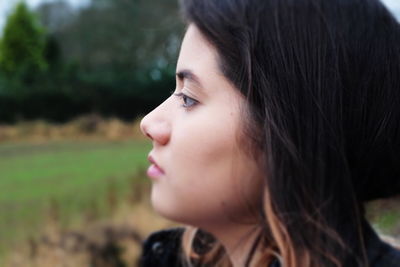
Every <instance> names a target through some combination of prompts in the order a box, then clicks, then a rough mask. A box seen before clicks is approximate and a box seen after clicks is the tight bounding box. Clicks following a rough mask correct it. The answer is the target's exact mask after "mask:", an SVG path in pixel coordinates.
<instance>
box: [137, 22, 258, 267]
mask: <svg viewBox="0 0 400 267" xmlns="http://www.w3.org/2000/svg"><path fill="white" fill-rule="evenodd" d="M217 58H218V57H217V52H216V51H215V49H214V47H213V46H211V45H210V44H209V43H208V42H207V41H206V40H205V38H204V37H203V36H202V34H201V33H200V31H199V30H198V29H197V28H196V27H195V26H194V25H190V26H189V27H188V30H187V32H186V34H185V38H184V40H183V43H182V47H181V51H180V55H179V59H178V63H177V73H178V75H177V81H176V88H175V92H174V94H173V95H171V96H170V97H169V98H167V99H166V100H165V101H164V102H163V103H162V104H160V105H159V106H158V107H157V108H156V109H154V110H153V111H152V112H150V113H149V114H147V115H146V116H145V117H144V118H143V120H142V122H141V130H142V132H143V133H144V134H145V135H146V136H148V137H149V138H150V139H151V140H152V144H153V149H152V151H151V152H150V154H151V155H152V156H153V158H154V160H155V161H156V163H157V165H158V166H159V167H161V168H162V169H163V170H164V174H163V175H162V177H159V179H156V180H153V185H152V192H151V202H152V205H153V208H154V209H155V211H156V212H158V213H159V214H160V215H161V216H163V217H165V218H168V219H170V220H173V221H176V222H180V223H184V224H187V225H192V226H195V227H200V228H202V229H204V230H206V231H208V232H210V233H212V234H213V235H214V236H215V237H216V238H217V239H218V240H219V241H220V242H221V243H222V244H223V245H224V247H225V249H226V251H227V252H228V255H229V257H230V259H231V261H232V263H233V264H234V266H238V267H239V266H243V265H244V260H245V258H246V257H245V255H247V253H248V251H249V250H250V246H251V244H252V241H253V240H254V238H255V232H254V231H253V230H254V227H255V218H254V213H251V212H249V210H248V205H250V206H251V207H255V206H256V205H257V203H258V200H259V199H261V192H262V186H263V185H262V172H261V170H260V169H261V168H260V167H259V166H258V164H256V162H255V160H254V158H252V157H250V156H249V155H248V153H244V152H243V149H242V147H241V142H240V141H239V139H240V138H238V136H239V137H240V133H241V126H242V124H241V121H242V120H243V112H242V110H243V108H244V107H245V99H244V97H243V96H242V95H241V94H240V92H239V91H238V90H237V89H236V88H235V87H234V86H233V85H232V84H231V83H230V82H229V81H228V80H227V79H226V78H225V77H224V76H223V75H222V73H221V71H220V69H219V67H218V61H217ZM176 94H185V95H186V96H184V97H182V96H179V95H178V96H177V95H176Z"/></svg>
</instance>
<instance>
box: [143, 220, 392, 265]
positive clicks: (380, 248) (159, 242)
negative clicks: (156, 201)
mask: <svg viewBox="0 0 400 267" xmlns="http://www.w3.org/2000/svg"><path fill="white" fill-rule="evenodd" d="M367 232H368V234H367V235H366V242H367V254H368V259H369V262H370V267H400V250H397V249H395V248H393V247H392V246H390V245H388V244H386V243H384V242H383V241H382V240H381V239H380V238H379V237H378V235H377V234H376V233H375V231H374V230H372V228H369V229H367ZM182 233H183V228H171V229H167V230H162V231H158V232H155V233H153V234H151V235H150V236H149V237H148V238H147V239H146V241H145V242H144V243H143V252H142V256H141V258H140V262H139V266H140V267H182V265H181V263H180V257H179V255H178V253H179V247H180V243H179V242H180V237H181V235H182ZM276 266H280V264H279V263H277V262H276V263H275V264H273V266H270V267H276Z"/></svg>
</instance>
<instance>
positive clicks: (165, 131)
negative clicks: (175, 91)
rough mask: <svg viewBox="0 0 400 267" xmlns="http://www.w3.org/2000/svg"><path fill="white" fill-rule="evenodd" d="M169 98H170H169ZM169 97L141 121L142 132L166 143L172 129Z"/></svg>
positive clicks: (161, 142)
mask: <svg viewBox="0 0 400 267" xmlns="http://www.w3.org/2000/svg"><path fill="white" fill-rule="evenodd" d="M168 99H169V98H168ZM168 99H166V100H165V101H164V102H163V103H161V104H160V105H159V106H158V107H156V108H155V109H153V110H152V111H151V112H150V113H148V114H147V115H146V116H145V117H144V118H143V119H142V121H141V122H140V129H141V131H142V133H143V134H144V135H145V136H147V137H149V138H150V139H152V140H153V141H154V142H157V143H160V144H166V143H167V142H168V140H169V135H170V131H171V122H170V119H171V116H170V115H169V114H168V108H167V107H168Z"/></svg>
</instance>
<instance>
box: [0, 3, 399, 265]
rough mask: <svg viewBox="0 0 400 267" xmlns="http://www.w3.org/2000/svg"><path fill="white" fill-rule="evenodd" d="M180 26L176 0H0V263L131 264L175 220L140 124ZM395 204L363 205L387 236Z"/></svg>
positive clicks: (170, 62) (169, 66)
mask: <svg viewBox="0 0 400 267" xmlns="http://www.w3.org/2000/svg"><path fill="white" fill-rule="evenodd" d="M385 4H387V6H388V7H390V9H391V10H392V11H393V13H394V14H396V15H397V16H398V15H400V1H398V0H386V1H385ZM183 30H184V25H183V24H182V21H181V19H180V16H179V10H178V6H177V1H176V0H151V1H145V0H53V1H51V0H47V1H46V0H26V1H17V0H15V1H14V0H0V177H1V179H0V190H1V191H0V192H1V193H0V266H32V267H36V266H41V267H46V266H93V267H95V266H96V267H106V266H110V267H111V266H118V267H121V266H136V260H137V256H138V255H139V253H140V242H141V241H142V240H143V239H144V238H145V237H146V236H147V235H148V234H149V233H150V232H152V231H155V230H158V229H162V228H166V227H170V226H174V224H173V223H171V222H168V221H166V220H164V219H162V218H160V217H159V216H157V215H156V214H154V212H153V211H152V209H151V206H150V204H149V202H148V201H149V197H148V194H149V189H150V182H149V180H148V179H147V178H146V175H145V170H146V168H147V165H148V164H147V159H146V157H147V153H148V152H149V151H150V149H151V144H150V142H149V141H148V140H146V139H144V138H143V137H142V135H141V134H140V130H139V122H140V118H141V117H142V116H143V115H144V114H146V113H147V112H149V111H150V110H152V109H153V108H154V107H156V106H157V105H158V104H159V103H161V102H162V101H163V99H164V98H166V97H167V96H168V95H169V93H170V92H171V91H172V90H173V89H174V87H175V78H174V76H175V64H176V60H177V55H178V50H179V45H180V41H181V38H182V36H183ZM399 203H400V201H399V199H391V200H380V201H375V202H373V203H370V204H369V205H368V216H369V217H370V218H371V220H372V221H373V223H374V226H375V227H376V228H377V229H378V230H379V231H380V233H382V234H384V235H386V236H387V238H393V239H394V240H395V239H396V238H399V237H400V208H399V206H400V205H399Z"/></svg>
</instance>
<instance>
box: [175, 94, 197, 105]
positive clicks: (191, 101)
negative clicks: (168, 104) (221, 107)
mask: <svg viewBox="0 0 400 267" xmlns="http://www.w3.org/2000/svg"><path fill="white" fill-rule="evenodd" d="M174 96H177V97H180V98H182V100H183V104H182V107H184V108H191V107H193V106H195V105H196V104H198V103H199V102H198V101H197V100H195V99H193V98H191V97H188V96H187V95H185V94H183V93H177V94H174Z"/></svg>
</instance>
